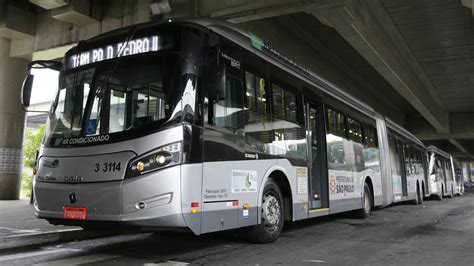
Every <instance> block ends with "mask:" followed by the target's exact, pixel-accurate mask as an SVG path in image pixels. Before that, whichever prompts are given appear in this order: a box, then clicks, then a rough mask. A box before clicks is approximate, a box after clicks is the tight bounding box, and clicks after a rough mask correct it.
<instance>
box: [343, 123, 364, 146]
mask: <svg viewBox="0 0 474 266" xmlns="http://www.w3.org/2000/svg"><path fill="white" fill-rule="evenodd" d="M347 125H348V128H349V139H350V140H353V141H355V142H358V143H362V125H361V123H360V122H359V121H357V120H355V119H353V118H352V117H347Z"/></svg>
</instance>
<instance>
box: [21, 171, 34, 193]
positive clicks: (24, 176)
mask: <svg viewBox="0 0 474 266" xmlns="http://www.w3.org/2000/svg"><path fill="white" fill-rule="evenodd" d="M32 187H33V175H32V170H31V169H28V171H23V172H22V173H21V197H22V198H29V197H30V196H31V188H32Z"/></svg>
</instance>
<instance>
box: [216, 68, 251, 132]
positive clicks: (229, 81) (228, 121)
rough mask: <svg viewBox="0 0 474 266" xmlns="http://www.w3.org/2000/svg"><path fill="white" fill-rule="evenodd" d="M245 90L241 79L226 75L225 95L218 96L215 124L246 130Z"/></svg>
mask: <svg viewBox="0 0 474 266" xmlns="http://www.w3.org/2000/svg"><path fill="white" fill-rule="evenodd" d="M243 95H244V93H243V89H242V85H241V82H240V80H239V79H237V78H235V77H233V76H230V75H226V78H225V88H224V95H217V102H216V104H214V124H215V125H216V126H218V127H222V128H228V129H234V130H236V131H241V130H242V129H243V128H244V114H243V105H244V99H243Z"/></svg>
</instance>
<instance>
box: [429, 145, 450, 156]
mask: <svg viewBox="0 0 474 266" xmlns="http://www.w3.org/2000/svg"><path fill="white" fill-rule="evenodd" d="M426 149H427V150H428V151H432V152H435V153H437V154H439V155H441V156H443V157H446V158H451V154H449V153H447V152H445V151H443V150H441V149H440V148H438V147H436V146H433V145H430V146H428V148H426Z"/></svg>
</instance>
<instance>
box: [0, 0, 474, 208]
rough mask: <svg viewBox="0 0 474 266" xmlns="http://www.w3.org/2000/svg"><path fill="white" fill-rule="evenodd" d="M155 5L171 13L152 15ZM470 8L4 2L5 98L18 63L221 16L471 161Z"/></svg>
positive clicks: (1, 84)
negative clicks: (164, 24)
mask: <svg viewBox="0 0 474 266" xmlns="http://www.w3.org/2000/svg"><path fill="white" fill-rule="evenodd" d="M154 3H155V5H156V4H160V6H161V7H166V8H165V9H167V8H168V7H169V9H170V10H165V11H166V12H165V13H163V14H155V15H153V14H152V12H151V10H152V9H151V8H150V5H151V4H154ZM471 4H472V1H470V0H469V1H468V0H357V1H356V0H265V1H264V0H257V1H248V0H219V1H217V0H197V1H193V0H169V1H166V0H142V1H133V0H124V1H98V0H82V1H78V0H69V1H67V0H30V1H27V0H20V1H13V0H0V56H1V58H2V60H0V96H1V97H0V100H1V101H5V99H6V97H7V96H8V98H13V97H15V99H18V95H19V92H18V91H19V86H20V84H21V78H22V77H23V75H24V72H22V71H20V70H17V71H16V72H15V75H13V74H12V73H11V69H10V68H8V67H9V66H10V65H11V64H14V65H16V66H25V65H26V63H27V62H28V61H30V60H35V59H57V58H60V57H61V56H62V54H63V53H64V52H65V51H66V50H67V49H69V48H70V47H71V46H73V45H75V44H76V43H77V42H78V41H79V40H82V39H86V38H90V37H93V36H95V35H98V34H100V33H104V32H107V31H110V30H113V29H116V28H120V27H123V26H128V25H131V24H137V23H141V22H146V21H150V20H154V19H168V18H173V17H184V16H206V17H214V18H220V19H224V20H228V21H230V22H233V23H237V24H240V26H241V27H242V28H244V29H245V30H247V31H251V32H253V33H254V34H256V35H258V36H259V37H261V38H262V39H263V40H264V41H265V42H266V43H268V44H269V45H270V46H272V47H274V48H275V49H276V50H278V51H280V52H281V53H283V54H285V55H286V56H287V57H289V58H292V59H293V60H294V61H296V62H298V63H299V64H301V65H303V66H305V67H306V68H308V69H310V70H312V71H313V72H316V73H318V74H320V75H321V76H323V77H324V78H325V79H327V80H329V81H331V82H333V83H334V84H335V85H337V86H339V87H340V88H341V89H343V90H345V91H347V92H348V93H351V94H353V95H354V96H356V97H358V98H360V99H361V100H363V101H365V102H366V103H368V104H370V105H371V106H373V107H374V108H375V109H376V110H377V111H379V112H380V113H382V114H384V115H386V116H387V117H389V118H391V119H392V120H394V121H396V122H398V123H399V124H401V125H403V126H404V127H406V128H407V129H408V130H410V131H411V132H412V133H414V134H415V135H416V136H418V137H419V138H420V139H421V140H423V141H424V142H425V143H427V144H435V145H436V146H438V147H439V148H441V149H444V150H446V151H447V152H449V153H451V154H453V155H454V156H456V157H457V158H458V159H460V160H463V161H471V160H473V158H474V157H473V154H474V87H473V83H474V78H473V75H474V69H473V68H474V66H473V62H472V58H473V54H472V53H473V51H474V37H473V32H472V25H473V24H472V21H473V20H472V14H473V13H472V9H471V8H472V6H471ZM162 10H163V9H162ZM168 11H169V12H168ZM3 58H5V60H4V59H3ZM2 75H3V77H5V76H8V77H9V81H8V82H5V81H4V80H5V78H3V79H2ZM18 108H19V107H18V106H17V105H14V106H12V105H11V104H10V105H9V104H4V103H3V102H2V105H1V106H0V125H2V129H1V130H0V132H1V133H2V134H0V150H1V149H7V148H8V149H16V150H18V149H21V138H22V137H21V136H22V134H18V132H22V131H23V126H20V127H18V126H17V127H11V128H9V127H8V125H6V126H3V125H4V124H5V123H9V124H10V123H14V124H15V125H18V124H21V125H23V124H24V123H23V119H24V113H22V111H21V110H20V109H18ZM12 114H15V116H14V117H13V118H12ZM9 119H10V120H9ZM12 119H13V120H12ZM6 121H7V122H6ZM9 121H14V122H9ZM7 128H8V129H7ZM13 128H14V129H13ZM0 156H1V155H0ZM0 159H1V158H0ZM15 160H16V163H18V160H21V158H16V159H14V161H15ZM4 164H5V163H4ZM4 168H5V167H4ZM1 169H2V163H1V160H0V187H1V186H2V182H4V181H2V180H6V177H5V176H7V175H8V176H17V178H16V179H15V178H12V177H10V179H11V180H19V179H18V176H19V173H16V172H15V173H6V172H5V171H4V172H3V173H2V170H1ZM10 172H12V171H10ZM15 182H17V181H13V183H15ZM9 184H10V185H11V183H9ZM3 187H5V185H3ZM1 198H2V190H1V189H0V199H1Z"/></svg>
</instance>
